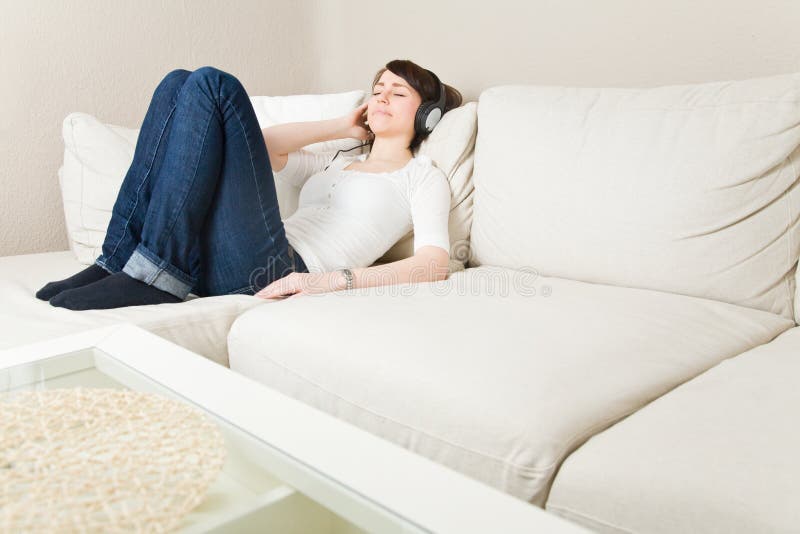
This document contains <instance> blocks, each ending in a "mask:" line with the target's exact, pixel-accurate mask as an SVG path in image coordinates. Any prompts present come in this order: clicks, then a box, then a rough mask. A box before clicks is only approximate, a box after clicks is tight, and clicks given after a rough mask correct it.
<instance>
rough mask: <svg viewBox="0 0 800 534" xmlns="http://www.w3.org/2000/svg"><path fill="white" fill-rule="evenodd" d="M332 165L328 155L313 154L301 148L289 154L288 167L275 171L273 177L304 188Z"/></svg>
mask: <svg viewBox="0 0 800 534" xmlns="http://www.w3.org/2000/svg"><path fill="white" fill-rule="evenodd" d="M328 163H330V156H329V155H328V154H326V153H319V152H311V151H310V150H306V149H304V148H301V149H299V150H296V151H294V152H289V154H287V160H286V166H284V167H283V168H282V169H281V170H279V171H275V170H274V169H273V171H272V176H273V177H275V178H276V179H278V180H281V181H283V182H287V183H290V184H292V185H294V186H295V187H302V186H303V184H304V183H306V180H308V179H309V178H310V177H311V176H313V175H314V174H316V173H318V172H319V171H321V170H322V169H324V168H325V166H326V165H327V164H328Z"/></svg>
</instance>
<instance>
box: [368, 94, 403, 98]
mask: <svg viewBox="0 0 800 534" xmlns="http://www.w3.org/2000/svg"><path fill="white" fill-rule="evenodd" d="M379 94H380V93H372V96H376V95H379ZM393 96H402V97H403V98H405V96H406V95H398V94H397V93H394V95H393Z"/></svg>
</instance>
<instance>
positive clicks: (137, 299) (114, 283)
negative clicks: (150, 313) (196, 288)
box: [50, 272, 183, 310]
mask: <svg viewBox="0 0 800 534" xmlns="http://www.w3.org/2000/svg"><path fill="white" fill-rule="evenodd" d="M166 302H183V299H181V298H178V297H176V296H175V295H173V294H171V293H167V292H166V291H162V290H160V289H158V288H157V287H154V286H151V285H148V284H146V283H144V282H142V281H141V280H137V279H136V278H133V277H131V276H128V274H127V273H124V272H118V273H114V274H112V275H110V276H106V277H105V278H101V279H100V280H97V281H96V282H92V283H91V284H87V285H85V286H83V287H78V288H75V289H67V290H66V291H62V292H61V293H59V294H58V295H56V296H55V297H53V298H52V299H50V304H52V305H53V306H58V307H59V308H67V309H70V310H105V309H108V308H121V307H123V306H141V305H144V304H163V303H166Z"/></svg>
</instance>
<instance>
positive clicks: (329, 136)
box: [261, 117, 346, 171]
mask: <svg viewBox="0 0 800 534" xmlns="http://www.w3.org/2000/svg"><path fill="white" fill-rule="evenodd" d="M343 119H344V118H343V117H337V118H335V119H326V120H321V121H307V122H287V123H285V124H276V125H275V126H270V127H268V128H264V129H262V130H261V133H262V134H263V135H264V143H266V145H267V153H268V154H269V163H270V165H271V166H272V170H273V171H280V170H281V169H283V168H284V167H285V166H286V160H287V158H288V156H287V154H288V153H289V152H294V151H295V150H299V149H300V148H302V147H304V146H306V145H310V144H312V143H321V142H323V141H331V140H333V139H341V138H342V137H345V130H346V123H345V121H344V120H343Z"/></svg>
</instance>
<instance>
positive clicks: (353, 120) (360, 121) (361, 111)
mask: <svg viewBox="0 0 800 534" xmlns="http://www.w3.org/2000/svg"><path fill="white" fill-rule="evenodd" d="M368 104H369V103H368V102H364V103H363V104H361V105H360V106H358V107H357V108H355V109H354V110H352V111H350V112H349V113H347V114H346V115H343V116H342V117H341V119H340V120H341V121H342V137H343V138H354V139H360V140H362V141H368V140H369V139H372V136H373V134H372V131H371V130H370V129H369V126H367V124H366V120H367V105H368Z"/></svg>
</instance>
